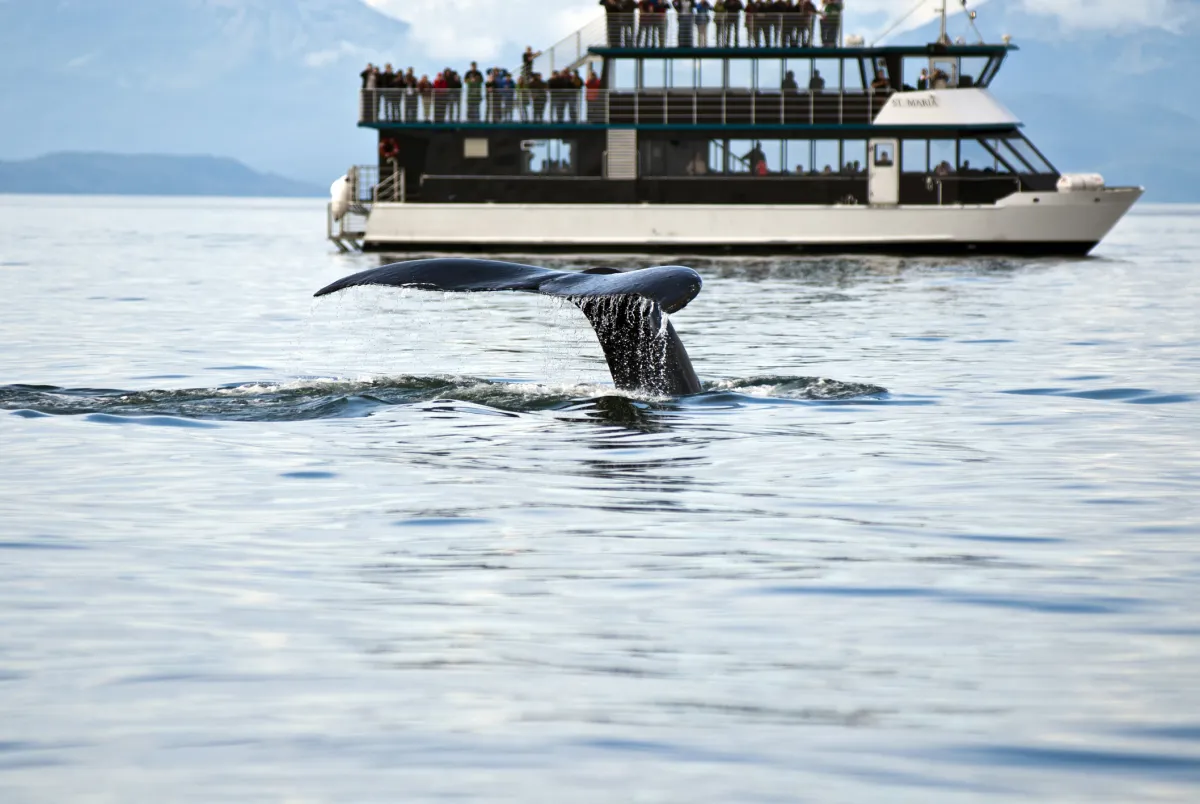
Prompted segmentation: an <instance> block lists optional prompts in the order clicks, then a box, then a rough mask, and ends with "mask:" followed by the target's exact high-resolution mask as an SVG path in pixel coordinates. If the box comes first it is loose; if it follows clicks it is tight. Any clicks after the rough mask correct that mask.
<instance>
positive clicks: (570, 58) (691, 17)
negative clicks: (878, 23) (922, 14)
mask: <svg viewBox="0 0 1200 804" xmlns="http://www.w3.org/2000/svg"><path fill="white" fill-rule="evenodd" d="M855 41H857V40H855ZM842 44H843V36H842V24H841V15H840V14H837V15H822V14H820V13H817V14H801V13H781V12H775V11H770V12H750V13H745V12H741V11H738V12H728V11H723V12H715V11H710V12H707V13H697V12H695V11H692V12H690V13H686V14H685V13H681V12H679V11H676V10H674V9H671V10H669V11H667V12H666V13H665V14H643V13H640V12H635V13H631V14H623V13H610V14H605V15H603V16H601V17H599V18H597V19H595V20H593V21H592V22H590V23H588V24H587V25H585V26H584V27H583V28H580V29H579V30H578V31H577V32H576V33H575V34H572V35H571V36H568V37H566V38H565V39H563V40H562V41H561V42H559V43H558V44H556V45H555V46H554V47H552V48H547V49H546V50H545V51H544V52H543V54H542V58H541V59H540V60H538V61H536V62H535V68H541V69H543V70H551V71H553V70H556V69H557V70H561V69H563V68H569V67H571V66H573V64H577V63H581V62H582V61H583V60H584V59H586V57H587V49H588V48H589V47H608V48H638V49H642V48H660V47H683V48H693V47H695V48H702V47H747V48H753V47H777V48H796V47H840V46H842Z"/></svg>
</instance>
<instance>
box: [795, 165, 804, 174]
mask: <svg viewBox="0 0 1200 804" xmlns="http://www.w3.org/2000/svg"><path fill="white" fill-rule="evenodd" d="M793 172H794V173H795V174H796V175H797V176H803V175H804V165H796V169H795V170H794V171H793Z"/></svg>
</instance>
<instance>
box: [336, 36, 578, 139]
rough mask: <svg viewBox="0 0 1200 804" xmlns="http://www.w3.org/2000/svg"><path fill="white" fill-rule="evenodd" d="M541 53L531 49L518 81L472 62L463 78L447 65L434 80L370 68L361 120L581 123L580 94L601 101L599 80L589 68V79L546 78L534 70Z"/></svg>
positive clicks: (570, 74) (573, 73)
mask: <svg viewBox="0 0 1200 804" xmlns="http://www.w3.org/2000/svg"><path fill="white" fill-rule="evenodd" d="M538 55H540V54H538V53H534V52H533V51H532V49H530V48H526V51H525V55H524V57H523V58H522V65H521V74H520V76H518V77H516V78H513V75H512V73H510V72H509V71H508V70H507V69H505V68H503V67H493V68H491V69H489V70H488V71H487V75H486V76H485V75H484V73H483V72H482V71H480V69H479V65H478V64H477V63H476V62H471V67H470V69H468V70H467V71H466V72H465V73H463V74H462V75H459V74H458V73H457V72H456V71H455V70H453V69H452V68H450V67H447V68H445V69H444V70H442V71H441V72H439V73H437V74H436V75H435V76H434V77H433V79H432V80H431V79H430V78H429V76H428V75H422V76H421V77H420V78H417V77H416V74H415V72H414V71H413V68H411V67H409V68H408V69H407V70H394V69H393V68H392V65H390V64H385V65H384V66H383V68H382V69H380V68H379V67H377V66H375V65H374V64H368V65H367V66H366V69H364V70H363V71H362V72H361V73H360V74H359V75H360V76H361V77H362V88H363V89H365V90H372V91H370V92H364V93H363V108H362V110H361V115H360V116H361V119H362V120H363V121H364V122H376V121H389V122H404V123H416V122H426V123H457V122H464V121H465V122H469V123H478V122H483V121H486V122H489V123H501V122H512V121H514V120H517V119H519V120H520V121H521V122H523V123H536V122H553V123H568V122H569V123H577V122H580V106H581V104H580V101H581V98H582V95H583V93H581V91H580V90H586V94H587V98H588V100H595V99H596V98H598V97H599V92H600V76H598V75H597V74H596V72H595V71H594V70H593V69H592V68H590V67H589V68H588V75H587V78H586V79H585V78H583V77H582V76H580V74H579V71H578V70H556V71H554V72H553V73H551V75H550V77H549V78H548V79H546V78H543V77H542V74H541V73H539V72H536V71H535V70H534V69H533V62H534V59H535V58H536V57H537V56H538ZM593 105H594V104H593ZM595 112H596V113H598V112H599V107H596V109H595ZM592 114H593V110H592V107H591V106H589V115H592Z"/></svg>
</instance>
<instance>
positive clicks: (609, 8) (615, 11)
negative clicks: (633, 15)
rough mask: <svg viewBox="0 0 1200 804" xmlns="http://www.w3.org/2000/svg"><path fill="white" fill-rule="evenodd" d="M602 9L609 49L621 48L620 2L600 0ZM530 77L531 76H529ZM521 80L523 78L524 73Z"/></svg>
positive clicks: (618, 0)
mask: <svg viewBox="0 0 1200 804" xmlns="http://www.w3.org/2000/svg"><path fill="white" fill-rule="evenodd" d="M600 5H601V6H602V7H603V8H604V30H605V35H606V39H607V41H608V46H609V47H620V46H621V18H620V16H619V14H620V13H621V3H620V0H600ZM531 77H532V75H531ZM521 78H525V74H524V72H522V74H521Z"/></svg>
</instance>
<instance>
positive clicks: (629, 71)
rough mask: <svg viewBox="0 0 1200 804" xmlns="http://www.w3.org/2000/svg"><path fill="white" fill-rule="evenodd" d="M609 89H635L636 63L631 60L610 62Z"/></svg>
mask: <svg viewBox="0 0 1200 804" xmlns="http://www.w3.org/2000/svg"><path fill="white" fill-rule="evenodd" d="M612 66H613V67H612V75H611V77H610V78H609V82H610V84H609V89H618V90H632V89H637V62H636V61H634V60H633V59H615V60H614V61H613V62H612Z"/></svg>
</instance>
